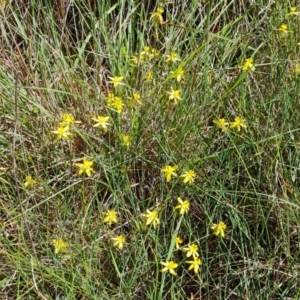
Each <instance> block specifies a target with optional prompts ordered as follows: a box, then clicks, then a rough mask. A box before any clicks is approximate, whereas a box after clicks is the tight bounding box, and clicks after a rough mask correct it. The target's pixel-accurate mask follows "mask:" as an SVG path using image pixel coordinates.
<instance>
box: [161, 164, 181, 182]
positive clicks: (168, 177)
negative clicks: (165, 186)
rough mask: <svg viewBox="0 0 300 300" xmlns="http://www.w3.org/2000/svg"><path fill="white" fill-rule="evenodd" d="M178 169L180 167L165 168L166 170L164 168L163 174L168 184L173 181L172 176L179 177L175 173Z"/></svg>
mask: <svg viewBox="0 0 300 300" xmlns="http://www.w3.org/2000/svg"><path fill="white" fill-rule="evenodd" d="M177 169H178V166H173V167H172V166H169V165H168V166H165V167H164V168H162V170H161V171H162V172H163V174H164V176H165V178H166V180H167V182H169V181H171V178H172V176H174V177H177V174H176V173H175V171H176V170H177Z"/></svg>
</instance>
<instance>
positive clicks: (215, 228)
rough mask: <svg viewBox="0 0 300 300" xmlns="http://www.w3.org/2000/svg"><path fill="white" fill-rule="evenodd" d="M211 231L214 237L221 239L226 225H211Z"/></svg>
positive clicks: (222, 223) (221, 223)
mask: <svg viewBox="0 0 300 300" xmlns="http://www.w3.org/2000/svg"><path fill="white" fill-rule="evenodd" d="M211 229H212V230H213V231H214V234H215V235H216V236H218V235H221V237H224V236H225V233H224V230H225V229H226V224H225V223H224V222H220V223H219V224H213V226H211Z"/></svg>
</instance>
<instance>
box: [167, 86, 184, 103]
mask: <svg viewBox="0 0 300 300" xmlns="http://www.w3.org/2000/svg"><path fill="white" fill-rule="evenodd" d="M168 94H169V95H170V96H169V99H170V100H174V102H175V104H177V100H181V97H180V90H175V91H174V90H173V88H172V87H171V92H168Z"/></svg>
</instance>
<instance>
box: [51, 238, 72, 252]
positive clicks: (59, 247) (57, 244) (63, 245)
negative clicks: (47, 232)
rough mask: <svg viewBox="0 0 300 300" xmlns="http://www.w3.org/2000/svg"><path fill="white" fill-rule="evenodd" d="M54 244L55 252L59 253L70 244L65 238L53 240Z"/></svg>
mask: <svg viewBox="0 0 300 300" xmlns="http://www.w3.org/2000/svg"><path fill="white" fill-rule="evenodd" d="M52 243H53V246H54V253H55V254H57V253H59V252H63V251H65V250H66V248H68V247H69V244H68V243H67V242H65V241H64V240H63V239H58V240H55V239H53V240H52Z"/></svg>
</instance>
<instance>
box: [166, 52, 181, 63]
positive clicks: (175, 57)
mask: <svg viewBox="0 0 300 300" xmlns="http://www.w3.org/2000/svg"><path fill="white" fill-rule="evenodd" d="M176 61H180V58H179V56H178V54H177V53H175V52H171V53H170V54H169V55H167V59H166V62H173V63H175V62H176Z"/></svg>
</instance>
